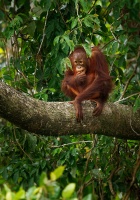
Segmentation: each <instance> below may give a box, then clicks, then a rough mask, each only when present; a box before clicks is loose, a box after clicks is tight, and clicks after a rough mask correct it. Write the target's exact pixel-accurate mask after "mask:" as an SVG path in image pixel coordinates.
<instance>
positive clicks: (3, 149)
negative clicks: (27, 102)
mask: <svg viewBox="0 0 140 200" xmlns="http://www.w3.org/2000/svg"><path fill="white" fill-rule="evenodd" d="M139 10H140V3H139V0H135V1H127V0H121V1H120V0H119V1H109V0H104V1H100V0H98V1H96V0H95V1H91V0H86V1H84V0H76V1H74V0H72V1H69V0H61V1H59V0H58V1H54V0H52V1H45V0H41V1H36V0H35V1H27V0H21V1H12V2H11V1H8V0H7V1H1V2H0V18H1V23H0V37H1V41H0V79H1V80H2V81H4V82H6V83H8V84H9V85H11V86H13V87H15V88H16V89H17V90H19V91H21V92H25V93H27V94H28V95H30V96H32V97H34V98H38V99H41V100H44V101H65V100H66V97H65V96H64V95H63V94H62V93H61V91H60V85H61V80H62V78H63V74H64V71H65V69H66V67H67V66H70V63H69V60H68V59H67V56H68V54H69V52H70V51H72V50H73V48H74V46H75V45H77V44H82V45H83V46H84V47H85V49H86V51H87V54H88V55H89V54H90V50H89V49H90V46H92V45H100V48H101V49H102V50H103V51H104V53H105V54H106V56H107V60H108V63H109V66H110V73H111V75H112V77H113V80H114V85H115V87H114V91H113V93H112V95H111V96H110V101H113V102H116V101H118V102H119V103H125V104H128V105H132V106H133V110H134V112H135V111H136V110H138V109H139V108H140V100H139V99H140V98H139V97H140V89H139V88H140V73H139V72H140V56H139V55H140V38H139V34H140V31H139V30H140V22H139V15H140V12H139ZM118 131H119V127H118ZM136 134H137V133H136ZM139 157H140V150H139V142H137V141H124V140H118V139H114V138H108V137H105V136H98V137H97V136H96V135H84V136H83V135H82V136H81V135H80V136H77V137H73V136H67V137H66V136H65V137H64V136H63V137H58V138H54V137H43V136H42V137H41V136H37V135H31V134H29V133H27V132H25V131H23V130H20V129H19V128H17V127H14V126H13V125H11V124H9V123H8V122H6V121H4V120H3V119H1V121H0V160H1V164H0V176H1V181H0V182H1V191H2V193H1V194H0V195H1V198H3V199H4V198H5V197H6V198H7V199H8V198H11V199H20V198H22V199H25V196H27V199H35V198H36V199H41V198H43V197H44V198H47V197H48V196H47V195H48V193H47V192H48V191H49V194H50V196H49V197H48V198H49V199H59V198H62V199H70V198H76V193H75V192H74V191H76V192H77V197H78V199H83V200H87V199H88V200H90V199H95V200H96V199H116V200H118V199H123V198H124V199H128V198H130V199H138V198H140V197H139V194H140V169H139V165H140V161H139ZM58 166H65V170H64V172H63V169H64V168H63V167H60V168H58ZM53 170H54V171H53ZM52 171H53V172H52ZM42 172H46V173H47V175H48V176H49V174H50V179H47V176H46V175H45V174H44V173H43V174H42ZM51 172H52V173H51ZM41 174H42V175H41ZM62 174H63V175H62ZM40 175H41V178H40ZM2 177H3V178H2ZM59 177H60V179H59V184H58V185H57V184H56V183H54V182H56V179H57V178H59ZM4 180H6V181H7V183H8V184H9V185H10V186H7V185H4V187H3V186H2V184H3V183H4ZM44 181H45V185H44ZM40 182H41V183H40ZM69 183H72V184H69ZM74 183H75V184H76V188H75V184H74ZM48 187H49V190H48ZM10 188H12V190H11V189H10ZM62 188H63V192H61V195H60V191H62ZM64 188H65V189H64ZM51 191H55V194H56V195H58V196H57V197H56V196H55V197H54V196H51ZM71 194H72V195H74V196H72V197H71ZM8 195H10V197H9V196H8ZM41 195H42V196H41ZM43 195H44V196H43Z"/></svg>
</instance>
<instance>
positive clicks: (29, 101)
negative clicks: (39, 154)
mask: <svg viewBox="0 0 140 200" xmlns="http://www.w3.org/2000/svg"><path fill="white" fill-rule="evenodd" d="M93 109H94V108H93V105H92V103H91V102H90V101H86V102H84V103H83V113H84V120H83V122H82V123H77V122H76V119H75V110H74V108H73V105H71V104H69V103H68V102H44V101H40V100H37V99H33V98H31V97H29V96H27V95H25V94H22V93H20V92H19V91H17V90H15V89H13V88H12V87H10V86H8V85H6V84H5V83H3V82H0V116H1V117H3V118H5V119H7V120H8V121H10V122H11V123H13V124H15V125H16V126H18V127H20V128H22V129H24V130H27V131H29V132H32V133H36V134H39V135H42V134H43V135H46V136H49V135H53V136H60V135H70V134H73V135H78V134H89V133H92V134H102V135H107V136H113V137H117V138H124V139H136V140H140V125H139V124H140V110H139V111H137V112H136V113H134V114H133V113H132V108H131V107H129V106H125V105H120V104H113V103H108V104H106V105H105V108H104V110H103V113H102V114H101V116H99V117H93V116H92V111H93Z"/></svg>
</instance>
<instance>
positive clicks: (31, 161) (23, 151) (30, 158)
mask: <svg viewBox="0 0 140 200" xmlns="http://www.w3.org/2000/svg"><path fill="white" fill-rule="evenodd" d="M13 132H14V137H15V140H16V143H17V144H18V146H19V148H20V149H21V150H22V151H23V153H24V154H25V155H26V156H27V157H28V158H29V160H30V161H31V162H32V163H33V160H32V159H31V157H30V156H29V155H28V154H27V153H26V152H25V151H24V149H23V148H22V147H21V145H20V143H19V142H18V140H17V137H16V132H15V128H14V127H13Z"/></svg>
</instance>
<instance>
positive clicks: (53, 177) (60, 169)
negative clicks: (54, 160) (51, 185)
mask: <svg viewBox="0 0 140 200" xmlns="http://www.w3.org/2000/svg"><path fill="white" fill-rule="evenodd" d="M64 169H65V167H64V166H60V167H58V168H57V169H55V170H54V171H53V172H51V174H50V177H51V180H52V181H55V180H57V179H58V178H59V177H60V176H62V174H63V171H64Z"/></svg>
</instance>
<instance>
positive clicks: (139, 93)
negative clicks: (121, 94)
mask: <svg viewBox="0 0 140 200" xmlns="http://www.w3.org/2000/svg"><path fill="white" fill-rule="evenodd" d="M135 95H140V92H137V93H134V94H131V95H130V96H128V97H125V98H123V99H119V100H118V101H115V102H114V103H119V102H121V101H125V100H126V99H129V98H131V97H133V96H135Z"/></svg>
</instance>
